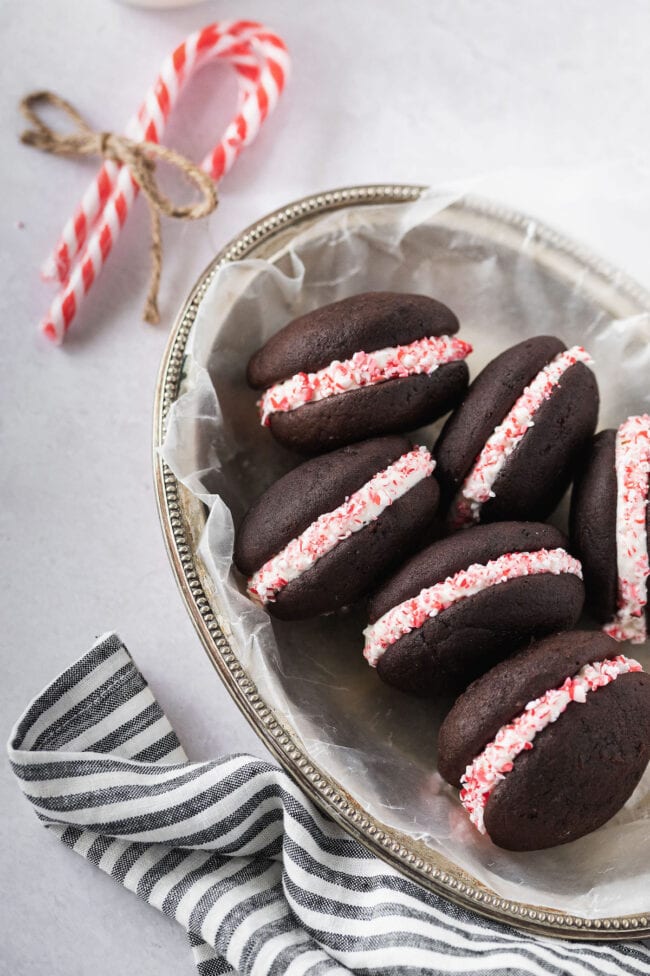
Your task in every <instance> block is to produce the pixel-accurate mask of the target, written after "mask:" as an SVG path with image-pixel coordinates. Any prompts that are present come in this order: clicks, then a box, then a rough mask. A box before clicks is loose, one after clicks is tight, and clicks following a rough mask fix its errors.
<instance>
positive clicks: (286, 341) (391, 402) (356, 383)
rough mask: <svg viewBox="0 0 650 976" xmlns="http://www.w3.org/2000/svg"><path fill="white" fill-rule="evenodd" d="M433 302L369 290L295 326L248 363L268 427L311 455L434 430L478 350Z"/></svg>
mask: <svg viewBox="0 0 650 976" xmlns="http://www.w3.org/2000/svg"><path fill="white" fill-rule="evenodd" d="M456 332H458V319H457V318H456V316H455V315H454V313H453V312H452V311H451V309H449V308H447V306H446V305H443V304H442V303H441V302H437V301H435V300H434V299H433V298H428V297H427V296H425V295H406V294H398V293H395V292H368V293H366V294H363V295H355V296H353V297H352V298H345V299H343V301H340V302H334V303H333V304H331V305H325V306H324V307H323V308H318V309H316V310H315V311H313V312H309V313H308V314H307V315H302V316H300V318H297V319H294V321H293V322H290V323H289V324H288V325H286V326H285V327H284V328H283V329H281V330H280V331H279V332H277V333H276V334H275V335H274V336H272V337H271V338H270V339H269V341H268V342H267V343H266V344H265V345H264V346H262V348H261V349H259V350H258V351H257V352H256V353H255V355H254V356H252V357H251V360H250V362H249V364H248V371H247V378H248V382H249V384H250V385H251V386H252V387H253V388H254V389H256V390H264V394H263V396H262V399H261V400H260V401H259V406H260V414H261V418H262V423H263V424H264V425H268V426H269V427H270V429H271V433H272V434H273V436H274V437H275V438H277V440H278V441H280V443H282V444H284V445H285V446H287V447H290V448H293V449H294V450H296V451H300V452H302V453H306V454H316V453H320V452H322V451H329V450H332V449H333V448H335V447H339V446H341V445H342V444H351V443H353V442H354V441H358V440H362V439H363V438H367V437H374V436H375V435H377V434H392V433H401V432H402V431H407V430H414V429H415V428H417V427H421V426H423V425H424V424H428V423H430V422H431V421H433V420H435V419H436V418H437V417H442V416H443V414H445V413H447V411H448V410H451V409H452V407H454V406H456V404H457V403H458V402H459V401H460V400H461V398H462V396H463V394H464V393H465V390H466V388H467V382H468V375H469V374H468V370H467V365H466V364H465V362H464V359H465V357H466V356H467V355H468V354H469V353H470V352H471V351H472V347H471V346H470V345H469V344H468V343H466V342H463V340H462V339H458V338H455V334H456Z"/></svg>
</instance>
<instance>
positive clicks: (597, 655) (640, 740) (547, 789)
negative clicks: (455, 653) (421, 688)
mask: <svg viewBox="0 0 650 976" xmlns="http://www.w3.org/2000/svg"><path fill="white" fill-rule="evenodd" d="M618 651H619V647H618V645H617V644H616V642H615V641H613V640H612V639H611V638H610V637H607V636H606V635H605V634H601V633H598V632H585V631H574V632H573V633H569V634H555V635H554V636H552V637H547V638H546V639H545V640H543V641H540V642H539V643H537V644H533V645H532V646H531V647H529V648H528V649H527V650H525V651H523V652H522V653H521V654H517V655H516V657H512V658H510V659H509V660H508V661H503V662H502V663H501V664H498V665H497V666H496V667H495V668H493V669H492V671H489V672H488V673H487V674H484V675H483V676H482V677H481V678H479V679H478V681H475V682H474V684H472V685H470V687H469V688H468V689H467V691H466V692H465V693H464V694H463V695H461V696H460V698H459V699H458V700H457V702H456V703H455V705H454V706H453V708H452V709H451V711H450V712H449V714H448V715H447V717H446V719H445V721H444V722H443V724H442V726H441V728H440V734H439V737H438V769H439V771H440V774H441V775H442V776H443V777H444V778H445V779H446V780H447V782H449V783H451V784H452V786H455V787H457V788H459V789H460V791H461V793H460V798H461V802H462V803H463V806H464V807H465V808H466V810H467V812H468V813H469V816H470V819H471V820H472V822H473V823H474V825H475V826H476V827H477V828H478V829H479V830H480V831H481V833H487V834H488V835H489V837H490V838H491V840H492V841H493V842H494V843H495V844H497V845H498V846H499V847H504V848H506V850H510V851H534V850H541V849H542V848H546V847H554V846H555V845H556V844H566V843H568V842H569V841H572V840H577V838H578V837H583V836H584V835H585V834H588V833H590V832H591V831H592V830H596V828H597V827H601V826H602V825H603V824H604V823H606V822H607V821H608V820H609V819H610V818H611V817H613V816H614V814H615V813H617V811H618V810H620V808H621V807H622V806H623V805H624V803H625V802H626V801H627V799H628V798H629V796H630V795H631V793H632V791H633V790H634V788H635V787H636V785H637V783H638V782H639V780H640V779H641V776H642V775H643V772H644V770H645V768H646V766H647V764H648V760H650V675H648V674H645V673H644V672H643V671H642V670H641V665H640V664H639V663H638V662H637V661H634V660H632V659H629V658H626V657H624V656H623V655H619V654H618Z"/></svg>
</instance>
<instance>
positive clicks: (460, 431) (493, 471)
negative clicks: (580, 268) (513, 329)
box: [434, 336, 599, 528]
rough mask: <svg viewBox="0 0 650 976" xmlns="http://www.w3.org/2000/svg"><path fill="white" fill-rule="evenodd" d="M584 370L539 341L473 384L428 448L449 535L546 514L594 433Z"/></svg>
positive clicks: (575, 351) (574, 354)
mask: <svg viewBox="0 0 650 976" xmlns="http://www.w3.org/2000/svg"><path fill="white" fill-rule="evenodd" d="M590 362H591V360H590V358H589V356H588V354H587V353H586V352H585V350H584V349H582V347H580V346H574V347H573V348H572V349H567V348H566V346H565V345H564V343H563V342H561V341H560V340H559V339H555V338H554V337H553V336H537V337H535V338H534V339H526V340H525V341H524V342H520V343H518V344H517V345H516V346H512V347H511V348H510V349H506V351H505V352H503V353H501V355H500V356H497V357H496V359H493V360H492V362H491V363H489V364H488V365H487V366H486V367H485V369H484V370H483V371H482V372H481V373H480V374H479V375H478V376H477V377H476V379H475V380H474V382H473V383H472V385H471V386H470V388H469V391H468V393H467V396H466V397H465V399H464V400H463V402H462V403H461V405H460V406H459V407H458V409H457V410H455V411H454V413H453V414H452V415H451V417H449V419H448V420H447V423H446V424H445V426H444V428H443V430H442V433H441V434H440V437H439V438H438V441H437V443H436V445H435V448H434V456H435V458H436V461H437V465H438V468H437V472H436V473H437V476H438V481H439V482H440V488H441V491H442V494H443V499H444V502H445V505H446V506H447V507H448V509H449V512H448V522H449V524H450V526H451V527H452V528H462V527H464V526H466V525H471V524H472V523H475V522H498V521H500V520H501V519H505V518H515V519H545V518H546V517H547V516H548V515H549V514H550V513H551V512H552V511H553V509H554V508H555V507H556V505H557V504H558V502H559V501H560V499H561V498H562V495H563V494H564V492H565V491H566V489H567V488H568V486H569V482H570V481H571V477H572V475H573V471H574V467H575V465H576V463H577V459H578V458H579V455H580V452H581V450H582V449H583V448H584V447H585V445H586V443H587V441H588V440H589V438H590V437H591V435H592V434H593V432H594V429H595V427H596V420H597V417H598V403H599V399H598V387H597V385H596V378H595V377H594V374H593V373H592V372H591V370H590V369H589V368H588V365H587V364H588V363H590Z"/></svg>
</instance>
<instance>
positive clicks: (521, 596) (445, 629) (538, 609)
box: [364, 522, 584, 694]
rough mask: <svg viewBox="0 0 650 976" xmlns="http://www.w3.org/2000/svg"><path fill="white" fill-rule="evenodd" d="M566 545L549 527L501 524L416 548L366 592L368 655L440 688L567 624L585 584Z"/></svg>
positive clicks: (397, 679)
mask: <svg viewBox="0 0 650 976" xmlns="http://www.w3.org/2000/svg"><path fill="white" fill-rule="evenodd" d="M566 544H567V541H566V539H565V537H564V535H563V534H562V533H561V532H560V531H559V530H558V529H555V528H553V526H550V525H542V524H541V523H535V522H498V523H493V524H491V525H480V526H475V527H474V528H472V529H468V530H467V531H466V532H461V533H457V534H455V535H452V536H449V537H448V538H446V539H442V540H441V541H440V542H435V543H434V544H433V545H431V546H429V547H428V548H427V549H423V550H422V552H420V553H418V554H417V555H416V556H414V557H413V558H412V559H410V560H409V561H408V562H407V563H405V564H404V565H403V566H402V567H401V568H400V569H399V570H398V571H397V573H395V575H394V576H392V577H391V578H390V579H389V580H388V581H387V582H386V583H385V585H384V586H383V587H382V588H381V589H380V590H379V592H378V593H376V594H375V595H374V596H373V597H372V598H371V600H370V604H369V619H370V623H369V626H368V627H367V628H366V630H365V631H364V635H365V638H366V644H365V649H364V656H365V657H366V659H367V661H368V663H369V664H370V665H371V666H373V667H376V668H377V671H378V674H379V677H380V678H383V680H384V681H386V682H387V683H388V684H391V685H395V686H396V687H398V688H401V689H402V690H403V691H413V692H425V693H427V692H428V693H432V692H434V693H439V694H446V693H448V692H455V691H459V690H461V689H462V688H465V687H467V685H468V684H469V682H470V681H472V680H473V679H474V678H476V676H477V675H479V674H482V673H483V672H484V671H487V670H488V669H489V668H491V667H492V665H493V664H495V662H496V661H500V660H501V659H502V658H504V657H506V656H507V655H508V654H510V653H511V652H513V651H514V650H516V649H517V648H519V647H521V646H522V644H525V643H526V642H527V641H528V640H530V639H531V638H534V637H542V636H545V635H546V634H549V633H553V632H554V631H556V630H564V629H566V628H569V627H572V626H573V625H574V624H575V622H576V621H577V619H578V617H579V615H580V611H581V609H582V604H583V602H584V588H583V585H582V574H581V570H580V563H579V562H578V560H577V559H574V558H573V556H571V555H569V553H568V552H567V551H566Z"/></svg>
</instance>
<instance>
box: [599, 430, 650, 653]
mask: <svg viewBox="0 0 650 976" xmlns="http://www.w3.org/2000/svg"><path fill="white" fill-rule="evenodd" d="M615 467H616V485H617V496H616V564H617V571H618V601H617V606H618V610H617V612H616V616H615V617H614V619H613V620H612V621H611V622H610V623H608V624H605V626H604V627H603V630H604V631H605V633H606V634H609V636H610V637H613V638H614V640H617V641H624V640H629V641H632V643H633V644H642V643H643V641H644V640H645V639H646V615H645V612H646V604H647V602H648V575H649V574H650V565H649V562H648V533H647V523H646V519H647V508H648V482H649V478H650V416H649V415H648V414H647V413H646V414H642V415H641V416H639V417H628V419H627V420H626V421H625V422H624V423H622V424H621V426H620V427H619V428H618V431H617V432H616V453H615Z"/></svg>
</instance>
